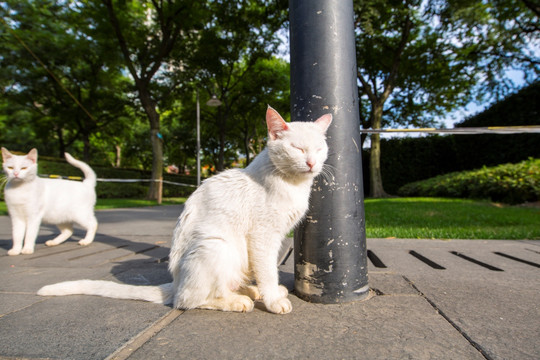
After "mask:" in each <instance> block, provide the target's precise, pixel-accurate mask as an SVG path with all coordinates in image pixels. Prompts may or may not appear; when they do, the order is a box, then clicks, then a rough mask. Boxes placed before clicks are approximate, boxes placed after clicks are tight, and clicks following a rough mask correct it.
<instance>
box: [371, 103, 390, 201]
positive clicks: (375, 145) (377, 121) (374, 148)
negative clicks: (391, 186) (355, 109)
mask: <svg viewBox="0 0 540 360" xmlns="http://www.w3.org/2000/svg"><path fill="white" fill-rule="evenodd" d="M382 110H383V105H382V104H375V105H374V106H373V107H372V116H373V129H380V128H381V124H382ZM369 160H370V161H369V180H370V182H369V184H370V196H371V197H373V198H382V197H387V196H388V194H386V192H385V191H384V188H383V184H382V175H381V137H380V135H379V134H372V135H371V152H370V159H369Z"/></svg>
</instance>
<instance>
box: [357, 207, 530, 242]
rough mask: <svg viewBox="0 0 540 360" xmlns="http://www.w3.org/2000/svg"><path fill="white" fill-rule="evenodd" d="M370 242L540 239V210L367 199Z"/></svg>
mask: <svg viewBox="0 0 540 360" xmlns="http://www.w3.org/2000/svg"><path fill="white" fill-rule="evenodd" d="M365 212H366V235H367V237H369V238H388V237H396V238H422V239H540V209H539V208H538V207H536V208H532V207H531V208H528V207H520V206H506V205H498V204H493V203H490V202H487V201H474V200H463V199H443V198H393V199H366V200H365Z"/></svg>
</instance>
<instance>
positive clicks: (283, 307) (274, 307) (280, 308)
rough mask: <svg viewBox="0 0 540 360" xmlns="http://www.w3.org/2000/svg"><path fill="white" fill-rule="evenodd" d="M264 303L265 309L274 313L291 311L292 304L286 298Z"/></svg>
mask: <svg viewBox="0 0 540 360" xmlns="http://www.w3.org/2000/svg"><path fill="white" fill-rule="evenodd" d="M265 305H266V309H267V310H268V311H270V312H273V313H274V314H288V313H290V312H291V311H292V304H291V302H290V300H289V299H287V298H281V299H278V300H276V301H274V302H273V303H271V304H265Z"/></svg>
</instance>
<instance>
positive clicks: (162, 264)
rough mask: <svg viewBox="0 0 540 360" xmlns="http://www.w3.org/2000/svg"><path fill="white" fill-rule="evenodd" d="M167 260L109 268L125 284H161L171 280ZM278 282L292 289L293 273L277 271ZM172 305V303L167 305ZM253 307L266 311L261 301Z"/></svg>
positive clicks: (131, 263)
mask: <svg viewBox="0 0 540 360" xmlns="http://www.w3.org/2000/svg"><path fill="white" fill-rule="evenodd" d="M168 265H169V262H168V261H161V260H154V261H149V259H136V260H127V261H123V262H120V263H117V264H116V265H115V266H113V268H112V269H111V274H112V275H113V276H114V277H115V279H116V281H118V282H121V283H123V284H127V285H154V286H155V285H161V284H166V283H170V282H172V276H171V274H170V273H169V271H168V269H167V267H168ZM279 282H280V284H282V285H284V286H285V287H286V288H287V289H288V290H289V292H292V291H293V289H294V274H292V273H290V272H286V271H279ZM168 306H169V307H172V305H168ZM255 308H256V309H258V310H260V311H264V312H268V310H266V307H265V306H264V304H263V303H262V301H256V302H255Z"/></svg>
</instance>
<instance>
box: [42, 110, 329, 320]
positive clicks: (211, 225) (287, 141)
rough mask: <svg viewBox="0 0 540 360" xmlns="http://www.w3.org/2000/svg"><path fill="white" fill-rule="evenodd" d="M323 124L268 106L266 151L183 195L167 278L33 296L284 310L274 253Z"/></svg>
mask: <svg viewBox="0 0 540 360" xmlns="http://www.w3.org/2000/svg"><path fill="white" fill-rule="evenodd" d="M331 122H332V116H331V115H330V114H327V115H323V116H322V117H320V118H319V119H318V120H316V121H315V122H292V123H286V122H285V121H284V120H283V118H282V117H281V116H280V115H279V114H278V113H277V112H276V111H275V110H274V109H272V108H270V107H269V108H268V110H267V112H266V123H267V127H268V144H267V147H266V149H265V150H263V151H262V152H261V153H260V154H259V155H258V156H257V157H256V158H255V159H254V161H253V162H252V163H251V164H250V165H249V166H248V167H246V168H245V169H242V170H240V169H232V170H227V171H224V172H222V173H220V174H218V175H216V176H213V177H211V178H210V179H208V180H206V181H204V182H203V183H202V185H201V186H200V187H199V188H198V189H197V190H196V191H195V192H194V193H193V194H192V195H191V196H190V198H189V199H188V200H187V202H186V204H185V207H184V211H183V212H182V214H181V215H180V218H179V219H178V223H177V225H176V228H175V230H174V235H173V239H172V247H171V252H170V259H169V261H170V262H169V270H170V272H171V274H172V276H173V282H172V283H169V284H164V285H161V286H132V285H125V284H117V283H114V282H110V281H99V280H97V281H93V280H79V281H68V282H63V283H59V284H54V285H48V286H45V287H43V288H41V289H40V290H39V291H38V294H39V295H71V294H87V295H100V296H106V297H113V298H121V299H138V300H146V301H152V302H156V303H161V304H170V303H173V305H174V307H175V308H180V309H193V308H201V309H216V310H223V311H240V312H246V311H251V310H253V307H254V302H253V300H259V299H262V301H263V302H264V304H265V306H266V308H267V309H268V310H269V311H271V312H273V313H278V314H285V313H288V312H290V311H291V310H292V306H291V302H290V301H289V299H288V298H287V295H288V291H287V289H286V288H285V287H284V286H280V285H279V283H278V269H277V258H278V253H279V249H280V247H281V244H282V240H283V239H284V238H285V236H286V235H287V233H288V232H289V231H290V230H291V229H292V228H293V227H294V226H295V225H296V224H298V223H299V222H300V220H301V219H302V218H303V216H304V214H305V212H306V211H307V208H308V202H309V196H310V191H311V185H312V183H313V179H314V178H315V177H316V176H317V175H318V174H319V173H320V172H321V171H322V169H323V165H324V162H325V160H326V157H327V153H328V147H327V144H326V137H325V133H326V130H327V129H328V127H329V126H330V123H331ZM253 280H255V281H256V285H252V284H253Z"/></svg>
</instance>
